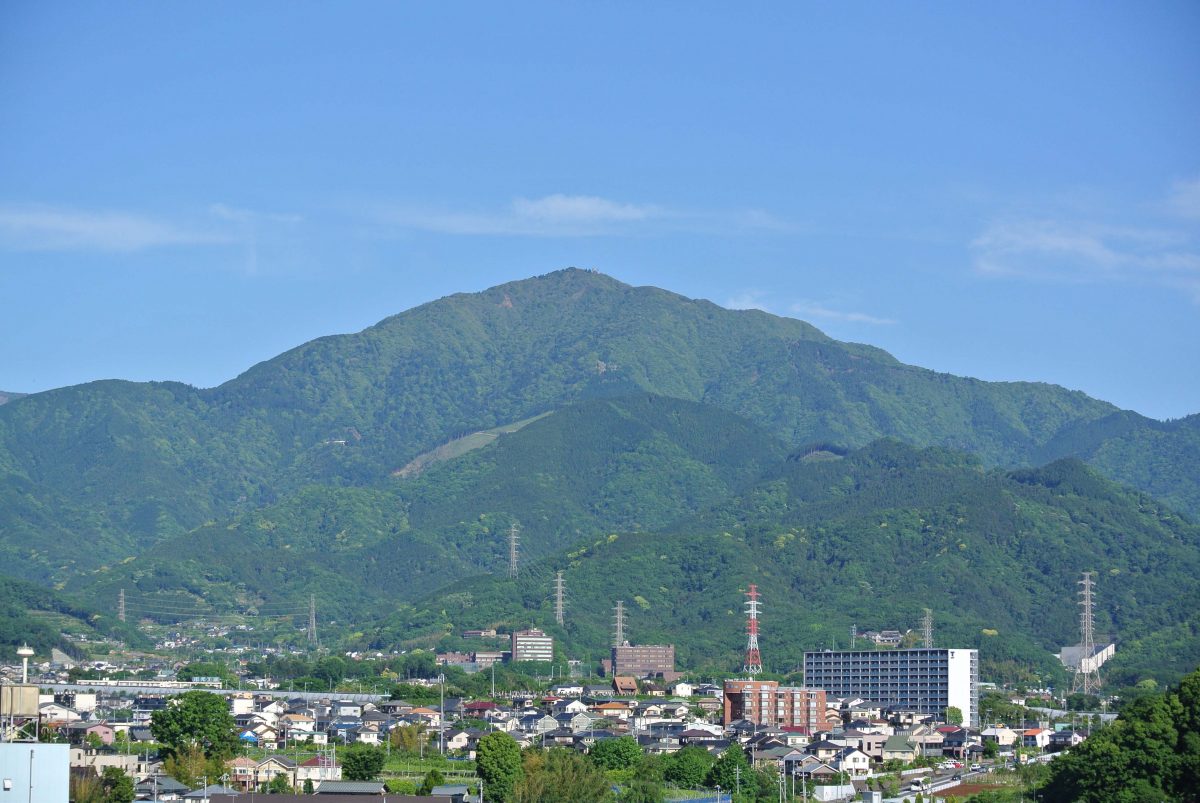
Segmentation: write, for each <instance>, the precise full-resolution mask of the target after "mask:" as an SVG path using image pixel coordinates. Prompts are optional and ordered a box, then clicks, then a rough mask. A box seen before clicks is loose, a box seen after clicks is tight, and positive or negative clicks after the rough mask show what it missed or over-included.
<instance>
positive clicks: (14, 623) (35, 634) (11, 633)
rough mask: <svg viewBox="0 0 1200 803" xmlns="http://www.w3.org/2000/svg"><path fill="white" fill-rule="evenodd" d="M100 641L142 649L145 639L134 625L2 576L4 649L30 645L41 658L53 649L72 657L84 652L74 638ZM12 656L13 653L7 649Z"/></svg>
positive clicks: (0, 642)
mask: <svg viewBox="0 0 1200 803" xmlns="http://www.w3.org/2000/svg"><path fill="white" fill-rule="evenodd" d="M72 636H74V637H82V638H87V639H88V640H90V641H96V640H100V639H104V638H106V637H107V638H111V639H116V640H121V641H124V642H126V643H130V644H135V645H138V646H142V645H143V644H144V641H145V639H144V638H142V637H141V636H140V634H139V633H138V632H137V630H136V629H135V628H134V627H133V626H132V625H130V624H126V623H124V622H120V621H118V620H117V618H116V617H115V616H110V615H105V614H103V613H99V612H97V611H95V610H94V609H91V608H89V607H87V606H84V605H80V604H79V603H76V602H72V601H70V600H68V599H66V598H64V597H63V596H62V595H60V594H59V593H57V592H55V591H51V590H48V589H45V588H41V587H39V586H36V585H34V584H33V583H27V582H24V581H21V580H14V579H12V578H9V577H0V646H3V647H5V648H8V647H17V646H19V645H21V644H28V645H29V646H31V647H33V648H34V650H36V651H37V652H38V654H40V655H43V656H44V655H46V654H47V653H49V652H50V650H51V648H58V649H61V650H64V651H65V652H67V653H69V654H71V655H76V656H78V655H81V654H82V653H83V651H82V650H81V649H80V645H79V644H78V643H74V642H72V640H71V637H72ZM6 652H8V653H9V654H11V651H9V650H7V649H6Z"/></svg>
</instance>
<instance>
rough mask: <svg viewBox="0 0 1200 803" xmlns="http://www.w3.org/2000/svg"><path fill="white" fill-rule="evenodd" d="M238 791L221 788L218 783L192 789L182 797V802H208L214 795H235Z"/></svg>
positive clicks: (226, 787) (225, 787)
mask: <svg viewBox="0 0 1200 803" xmlns="http://www.w3.org/2000/svg"><path fill="white" fill-rule="evenodd" d="M237 794H238V790H236V789H230V788H229V787H228V786H222V785H221V784H219V783H213V784H209V785H208V786H204V787H201V788H200V789H193V790H192V791H190V792H188V793H187V794H186V795H184V796H183V799H184V800H210V799H211V798H212V797H214V796H215V795H237Z"/></svg>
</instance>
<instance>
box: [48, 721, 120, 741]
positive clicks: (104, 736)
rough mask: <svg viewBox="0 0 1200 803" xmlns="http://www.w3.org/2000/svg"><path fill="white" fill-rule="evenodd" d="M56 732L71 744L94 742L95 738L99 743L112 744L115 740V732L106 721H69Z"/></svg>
mask: <svg viewBox="0 0 1200 803" xmlns="http://www.w3.org/2000/svg"><path fill="white" fill-rule="evenodd" d="M58 732H59V733H61V734H62V735H63V736H66V737H67V741H68V742H70V743H71V744H84V743H86V742H89V741H92V742H93V743H94V742H95V740H97V739H98V740H99V741H100V743H101V744H112V743H113V742H114V741H115V740H116V732H115V731H114V730H113V729H112V726H110V725H109V724H108V723H107V722H69V723H67V724H66V725H63V726H62V727H61V728H59V729H58ZM89 737H91V738H89Z"/></svg>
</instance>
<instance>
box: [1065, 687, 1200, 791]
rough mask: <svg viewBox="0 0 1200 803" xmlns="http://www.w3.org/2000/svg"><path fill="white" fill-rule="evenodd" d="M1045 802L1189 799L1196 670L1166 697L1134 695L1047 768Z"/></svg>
mask: <svg viewBox="0 0 1200 803" xmlns="http://www.w3.org/2000/svg"><path fill="white" fill-rule="evenodd" d="M1050 766H1051V769H1050V778H1049V780H1048V781H1047V783H1046V785H1045V786H1044V787H1043V789H1042V798H1043V799H1044V800H1047V801H1052V802H1055V801H1064V802H1065V801H1081V803H1101V801H1115V802H1116V803H1137V801H1142V800H1195V799H1196V788H1195V783H1196V778H1197V777H1200V670H1197V671H1195V672H1193V673H1191V674H1190V675H1188V676H1187V677H1185V678H1184V679H1183V681H1182V682H1181V683H1180V685H1179V687H1178V689H1175V690H1172V691H1170V692H1168V693H1167V694H1155V695H1150V696H1145V697H1140V698H1138V699H1136V700H1134V701H1132V702H1131V703H1129V704H1128V705H1126V706H1125V708H1124V709H1123V710H1122V711H1121V714H1120V716H1119V717H1117V720H1116V722H1114V723H1113V724H1111V725H1109V726H1108V727H1105V728H1102V729H1101V730H1099V731H1097V732H1095V733H1093V734H1092V735H1091V737H1089V738H1088V739H1087V740H1086V741H1085V742H1083V744H1081V745H1079V746H1078V747H1075V748H1073V749H1072V750H1071V751H1070V752H1069V753H1067V754H1066V755H1063V756H1060V757H1059V758H1057V759H1056V760H1055V761H1054V762H1052V764H1051V765H1050Z"/></svg>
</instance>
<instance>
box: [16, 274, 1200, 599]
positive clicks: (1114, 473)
mask: <svg viewBox="0 0 1200 803" xmlns="http://www.w3.org/2000/svg"><path fill="white" fill-rule="evenodd" d="M640 391H644V392H649V393H654V394H657V395H662V396H670V397H676V398H681V399H686V400H691V401H698V402H703V403H705V404H708V405H711V406H715V407H719V408H722V409H725V410H728V411H730V412H733V413H736V414H738V415H741V416H743V417H745V418H748V419H750V420H751V421H754V422H756V423H757V424H759V425H760V426H763V427H765V428H767V429H768V430H769V431H771V432H772V433H774V434H775V435H776V436H777V437H779V438H781V439H782V440H783V441H784V442H786V443H788V444H790V445H792V446H798V445H802V444H804V443H808V442H812V441H830V442H836V443H840V444H843V445H845V446H851V447H854V446H861V445H864V444H866V443H869V442H870V441H872V440H874V439H876V438H879V437H896V438H900V439H902V440H904V441H906V442H909V443H913V444H915V445H922V446H926V445H939V446H947V447H952V448H958V449H962V450H966V451H971V452H974V453H976V454H978V455H979V456H980V457H981V459H983V460H984V461H985V463H986V464H988V465H1009V466H1011V465H1025V464H1031V463H1037V462H1044V461H1046V460H1049V459H1054V458H1057V457H1062V456H1067V455H1071V454H1075V451H1073V450H1075V449H1081V450H1086V451H1087V452H1088V454H1087V455H1085V457H1087V458H1088V459H1090V460H1092V461H1094V463H1095V465H1097V466H1098V467H1099V468H1101V469H1102V470H1104V471H1106V472H1107V473H1108V475H1109V476H1111V477H1113V478H1115V479H1118V480H1121V481H1125V482H1129V483H1131V484H1134V485H1136V486H1138V487H1143V488H1146V489H1147V490H1153V492H1154V493H1156V494H1157V495H1159V496H1162V497H1164V498H1168V499H1170V500H1172V501H1173V502H1174V503H1176V504H1178V505H1180V507H1181V508H1182V509H1184V510H1185V511H1188V512H1195V511H1196V509H1197V508H1196V507H1195V504H1196V500H1197V496H1198V494H1200V492H1198V491H1197V488H1198V487H1200V486H1198V483H1200V474H1198V473H1197V472H1195V471H1191V470H1190V468H1191V467H1192V466H1194V465H1195V462H1196V460H1197V459H1198V458H1197V454H1200V448H1198V446H1197V438H1196V435H1195V433H1196V431H1197V429H1198V427H1197V425H1196V424H1195V423H1194V422H1192V419H1185V422H1186V423H1184V424H1177V425H1162V424H1160V423H1159V422H1153V421H1150V420H1149V419H1145V418H1142V417H1141V416H1137V415H1136V414H1133V413H1122V412H1121V411H1119V410H1117V409H1116V408H1114V407H1113V406H1112V405H1109V404H1106V403H1104V402H1100V401H1097V400H1094V399H1091V398H1089V397H1087V396H1085V395H1084V394H1082V393H1078V392H1071V391H1067V390H1064V389H1062V388H1058V387H1055V386H1051V385H1043V384H1033V383H989V382H981V381H978V380H973V379H964V378H959V377H954V376H950V375H947V374H939V373H935V372H932V371H928V370H925V369H921V368H916V367H913V366H907V365H903V364H901V363H899V362H898V361H896V360H895V359H894V358H892V357H891V356H890V355H888V354H886V353H885V352H883V351H880V350H879V349H875V348H872V347H869V346H863V345H858V344H851V343H841V342H838V341H835V340H833V339H831V338H829V337H827V336H825V335H824V334H822V333H821V332H820V331H818V330H817V329H815V328H814V327H812V326H810V325H809V324H806V323H803V322H801V321H796V320H792V319H787V318H778V317H775V316H771V315H768V314H766V313H762V312H757V311H732V310H726V309H722V308H720V307H718V306H716V305H714V304H711V303H709V302H706V301H696V300H690V299H686V298H683V297H681V296H678V295H675V294H673V293H669V292H666V291H663V290H659V289H656V288H646V287H630V286H628V285H625V284H622V283H621V282H618V281H616V280H614V279H612V278H610V277H607V276H604V275H601V274H597V273H592V272H588V271H581V270H574V269H570V270H564V271H558V272H556V273H552V274H548V275H545V276H540V277H536V278H533V279H527V280H523V281H519V282H513V283H510V284H506V285H502V286H499V287H496V288H492V289H491V290H487V291H484V292H481V293H474V294H463V295H456V296H450V297H448V298H444V299H441V300H438V301H435V302H431V303H429V304H425V305H423V306H420V307H417V308H415V309H412V310H409V311H408V312H405V313H402V314H400V315H397V316H394V317H392V318H388V319H386V320H384V321H382V322H381V323H379V324H377V325H376V326H373V327H370V328H369V329H366V330H364V331H362V332H359V333H357V334H352V335H340V336H335V337H326V338H321V339H319V340H315V341H313V342H311V343H307V344H305V345H303V346H300V347H298V348H296V349H293V350H292V351H289V352H287V353H285V354H282V355H280V356H279V357H276V358H274V359H272V360H268V361H267V362H264V363H261V364H259V365H256V366H254V367H253V368H251V369H250V370H249V371H247V372H246V373H244V374H242V375H241V376H239V377H237V378H236V379H234V380H231V381H230V382H227V383H225V384H224V385H221V386H220V387H217V388H213V389H207V390H202V389H196V388H192V387H189V386H186V385H182V384H178V383H170V382H162V383H129V382H120V381H105V382H95V383H90V384H86V385H80V386H74V387H69V388H62V389H59V390H54V391H48V392H45V393H38V394H33V395H31V396H27V397H24V398H21V399H17V400H16V401H13V402H10V403H8V404H5V405H3V406H2V407H0V498H3V499H4V500H5V502H6V504H5V506H4V509H5V513H4V514H3V516H4V519H3V522H2V523H3V537H2V539H0V541H2V543H0V558H4V559H5V562H6V563H8V564H9V565H10V566H12V567H13V568H12V569H9V571H14V572H16V573H17V574H20V575H21V576H25V577H31V578H41V579H53V580H56V581H57V580H62V579H64V578H66V577H70V576H73V575H75V574H77V573H78V572H80V571H88V570H92V569H95V568H97V567H99V566H102V565H105V564H107V563H109V562H112V561H115V560H121V559H124V558H127V557H129V556H131V555H135V554H140V553H141V552H142V551H144V550H145V549H146V548H147V547H148V546H150V545H152V544H154V543H157V542H159V541H160V540H162V539H163V538H165V537H169V536H173V535H181V534H183V533H186V532H189V531H191V530H192V529H194V528H196V527H198V526H200V525H202V524H204V523H205V522H209V521H219V520H223V519H226V518H229V517H231V516H237V515H240V514H241V513H243V512H245V511H248V510H253V509H256V508H259V507H262V506H263V505H268V504H271V503H274V502H276V501H278V500H279V499H281V498H282V497H284V496H286V495H287V494H289V493H292V492H295V491H297V490H298V489H300V488H303V487H305V486H308V485H311V484H314V483H317V484H323V485H330V486H372V485H375V484H377V483H379V482H381V481H382V480H383V478H385V477H386V476H388V475H390V474H391V473H392V472H393V471H395V470H397V469H400V468H402V467H403V466H405V465H407V464H408V463H409V462H410V461H411V460H413V459H414V458H415V457H417V456H418V455H420V454H422V453H425V452H427V451H429V450H430V449H433V448H434V447H436V446H438V445H439V444H442V443H445V442H447V441H449V440H452V439H454V438H456V437H459V436H462V435H464V434H468V433H471V432H477V431H481V430H487V429H489V428H492V427H496V426H501V425H505V424H509V423H512V422H518V421H521V420H524V419H526V418H529V417H531V416H535V415H538V414H540V413H544V412H546V411H548V410H553V409H555V408H557V407H559V406H561V405H563V404H566V403H569V402H572V401H577V400H581V399H587V398H598V397H605V396H615V395H628V394H629V393H632V392H640ZM1114 417H1116V418H1115V419H1114ZM1114 420H1116V421H1119V422H1120V426H1119V427H1117V426H1115V425H1111V424H1108V423H1106V422H1111V421H1114ZM1110 432H1111V433H1112V434H1111V435H1110V434H1109V433H1110ZM1148 449H1153V451H1152V452H1150V451H1147V450H1148ZM1163 450H1165V452H1166V453H1167V454H1170V455H1172V458H1171V459H1169V460H1161V459H1158V458H1156V457H1154V456H1153V455H1156V454H1161V453H1163ZM1129 453H1132V454H1134V455H1136V456H1137V457H1138V459H1137V460H1134V461H1133V462H1132V463H1131V462H1128V461H1127V460H1126V459H1125V458H1126V457H1127V456H1128V454H1129ZM49 536H53V538H54V543H56V544H60V545H61V546H60V548H58V549H55V550H53V551H52V552H51V551H48V550H46V549H45V545H46V544H47V543H48V542H49V541H50V538H49Z"/></svg>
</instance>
